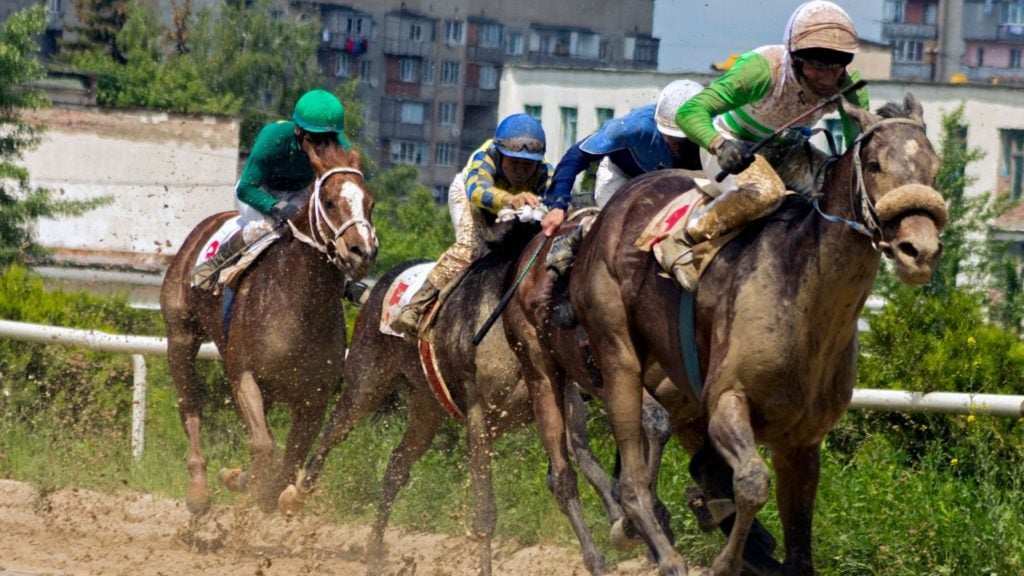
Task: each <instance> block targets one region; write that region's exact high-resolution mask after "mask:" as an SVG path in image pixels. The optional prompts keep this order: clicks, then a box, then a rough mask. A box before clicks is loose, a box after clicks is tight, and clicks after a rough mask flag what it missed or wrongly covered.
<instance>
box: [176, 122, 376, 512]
mask: <svg viewBox="0 0 1024 576" xmlns="http://www.w3.org/2000/svg"><path fill="white" fill-rule="evenodd" d="M303 149H304V150H305V152H306V154H307V155H308V156H309V159H310V162H311V164H312V166H313V168H314V172H315V174H316V175H317V179H316V182H315V185H314V189H313V191H312V193H311V195H310V199H309V201H308V202H307V206H306V210H303V211H300V212H299V213H298V214H296V215H295V216H294V217H293V218H292V219H291V221H290V222H289V223H288V227H283V228H282V230H283V235H282V237H281V238H280V239H278V240H277V241H276V242H274V243H273V244H271V245H270V246H269V247H268V248H267V249H266V250H265V251H264V252H263V253H262V254H261V255H260V256H259V257H258V258H257V259H256V260H255V261H254V262H253V263H252V265H251V266H250V268H249V269H248V270H246V271H245V273H244V274H243V275H242V276H241V278H240V279H239V280H237V281H236V285H235V286H234V293H235V297H234V304H233V307H232V309H233V312H232V313H231V316H230V323H229V325H230V330H225V326H224V323H223V321H222V306H223V305H224V302H223V296H221V295H215V294H214V293H213V292H211V291H209V290H205V289H201V288H196V287H192V286H191V285H190V276H191V271H192V268H193V266H194V265H195V263H196V259H197V257H198V254H199V252H200V250H202V248H203V246H204V245H205V244H206V242H207V239H208V238H209V237H210V236H211V235H212V234H214V233H215V232H216V231H217V230H218V229H219V228H220V226H221V224H222V223H223V222H225V221H226V220H227V219H229V218H234V217H235V216H236V215H237V213H236V212H223V213H220V214H215V215H213V216H210V217H209V218H207V219H205V220H203V221H202V222H201V223H200V224H199V225H198V226H196V228H195V229H193V230H192V232H191V233H190V234H189V236H188V237H187V238H186V239H185V242H184V244H183V245H182V247H181V250H179V251H178V253H177V254H176V255H175V257H174V258H173V259H172V260H171V264H170V267H169V268H168V270H167V274H166V276H165V278H164V284H163V289H162V290H161V294H160V307H161V310H162V312H163V316H164V321H165V323H166V325H167V338H168V344H167V353H168V362H169V364H170V370H171V377H172V378H173V379H174V383H175V386H176V387H177V389H178V407H179V411H180V413H181V422H182V425H183V426H184V428H185V433H186V434H188V439H189V458H188V472H189V484H188V492H187V497H186V502H187V504H188V508H189V510H190V511H192V513H193V514H200V513H203V512H205V511H206V510H207V509H208V508H209V506H210V492H209V488H208V486H207V483H206V461H205V460H204V458H203V455H202V452H201V449H200V437H199V433H200V424H201V406H200V390H199V386H198V382H197V380H196V374H195V360H196V354H197V351H198V350H199V346H200V344H201V343H202V342H203V341H204V340H210V339H212V340H213V342H214V343H215V344H216V346H217V349H218V350H219V351H220V354H221V356H222V357H223V358H224V368H225V372H226V373H227V378H228V381H229V383H230V385H231V393H232V396H233V398H234V401H235V403H236V405H237V407H238V411H239V413H240V415H241V417H242V421H243V423H244V424H245V427H246V429H247V430H248V432H249V437H250V446H249V448H250V456H251V463H250V468H249V469H248V471H246V472H244V473H242V472H240V471H235V472H230V473H227V474H222V480H224V481H225V483H227V484H228V486H229V487H230V488H232V489H248V488H250V487H254V488H255V495H256V497H257V502H258V503H259V504H260V506H261V507H263V508H264V509H269V508H272V507H273V506H275V505H276V502H277V496H278V494H279V493H280V492H281V490H283V489H284V488H285V486H287V485H288V484H289V483H291V482H293V481H294V477H295V473H296V472H297V470H298V469H299V468H300V467H301V466H302V462H303V460H304V459H305V458H306V456H307V454H308V452H309V449H310V447H311V446H312V444H313V441H314V440H315V439H316V436H317V434H318V433H319V432H320V428H321V426H322V424H323V420H324V417H325V413H326V408H327V403H328V401H329V399H330V396H331V394H332V393H333V392H334V391H335V390H336V389H337V386H338V383H339V381H340V378H341V372H342V368H343V366H344V360H345V312H344V309H343V305H342V290H343V289H344V286H345V284H346V282H347V281H349V280H358V279H360V278H362V277H364V276H365V275H366V273H367V272H368V271H369V269H370V267H371V266H372V265H373V262H374V261H375V259H376V255H377V238H376V235H375V232H374V229H373V226H372V224H371V223H370V216H371V212H372V209H373V200H372V198H371V197H370V194H369V192H368V191H367V189H366V184H365V182H364V181H363V175H362V173H361V172H360V171H359V155H358V153H356V152H355V151H346V150H344V149H342V148H340V147H337V146H332V145H326V146H314V145H311V144H310V143H308V142H305V143H304V144H303ZM274 402H280V403H283V404H286V405H287V406H288V407H289V409H290V410H291V421H292V425H291V428H290V430H289V432H288V438H287V444H286V448H285V453H284V457H283V459H282V458H280V457H279V455H278V453H277V447H276V445H275V443H274V439H273V438H272V436H271V432H270V429H269V428H268V425H267V420H266V413H267V411H268V410H269V409H270V406H271V405H272V404H273V403H274Z"/></svg>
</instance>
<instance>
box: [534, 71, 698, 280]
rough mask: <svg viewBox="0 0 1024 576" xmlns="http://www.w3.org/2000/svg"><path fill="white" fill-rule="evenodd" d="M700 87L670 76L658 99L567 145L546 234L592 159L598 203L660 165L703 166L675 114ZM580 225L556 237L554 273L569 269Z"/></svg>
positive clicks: (551, 258)
mask: <svg viewBox="0 0 1024 576" xmlns="http://www.w3.org/2000/svg"><path fill="white" fill-rule="evenodd" d="M701 89H702V86H701V85H700V84H698V83H697V82H694V81H693V80H676V81H674V82H671V83H669V84H668V85H667V86H665V88H663V89H662V90H661V93H660V94H659V95H658V102H657V104H648V105H647V106H641V107H640V108H636V109H634V110H632V111H630V112H629V113H628V114H626V115H625V116H621V117H619V118H613V119H611V120H609V121H608V122H605V123H604V125H603V126H601V127H600V128H598V130H597V131H596V132H594V133H593V134H591V135H590V136H587V137H586V138H584V139H582V140H580V141H579V142H577V143H576V144H574V145H573V146H572V147H571V148H569V150H567V151H566V152H565V155H563V156H562V159H561V160H560V161H559V162H558V166H557V167H556V168H555V175H554V177H553V178H552V181H551V188H550V189H549V190H548V193H547V194H546V195H545V196H544V205H545V206H547V207H548V209H549V212H548V213H547V215H546V216H545V217H544V221H543V222H542V223H541V226H542V227H543V229H544V234H545V235H546V236H551V235H552V234H554V232H555V230H557V229H558V227H559V225H561V224H562V222H563V221H565V211H566V209H567V208H568V206H569V198H570V194H571V192H572V187H573V184H574V183H575V182H576V176H577V175H579V173H580V172H583V171H584V170H586V169H587V168H588V167H589V166H590V164H591V163H592V162H597V161H600V164H599V166H598V168H597V177H596V181H597V182H596V184H595V188H594V200H595V201H596V202H597V206H598V207H599V208H603V207H604V205H605V204H606V203H607V202H608V200H609V199H610V198H611V196H612V194H614V193H615V192H616V191H617V190H618V189H619V188H621V187H622V186H623V184H625V183H626V182H627V181H628V180H629V179H630V178H634V177H636V176H639V175H641V174H645V173H647V172H653V171H654V170H660V169H662V168H687V169H691V170H699V169H700V160H699V156H698V152H699V150H698V148H697V146H696V145H694V144H693V143H692V142H690V141H689V140H687V139H686V135H685V134H683V132H682V130H680V129H679V127H678V126H676V121H675V115H676V110H678V109H679V106H681V105H682V104H683V102H686V100H688V99H689V98H690V97H691V96H693V95H694V94H696V93H698V92H700V91H701ZM582 231H583V227H582V226H580V227H577V228H575V229H573V231H572V232H570V233H569V234H566V235H564V236H559V237H557V238H555V240H554V241H553V243H552V245H551V250H550V251H549V252H548V257H547V268H548V269H549V270H551V271H552V273H554V274H557V275H561V274H564V273H565V272H566V270H568V268H569V266H570V265H571V264H572V261H573V260H574V259H575V252H576V248H577V247H578V246H579V242H580V240H581V239H582V237H583V233H582Z"/></svg>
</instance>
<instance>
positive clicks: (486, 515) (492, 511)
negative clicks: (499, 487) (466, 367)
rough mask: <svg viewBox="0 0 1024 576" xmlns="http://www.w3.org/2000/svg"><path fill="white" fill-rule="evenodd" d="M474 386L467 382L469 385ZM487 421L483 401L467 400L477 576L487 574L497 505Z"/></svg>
mask: <svg viewBox="0 0 1024 576" xmlns="http://www.w3.org/2000/svg"><path fill="white" fill-rule="evenodd" d="M473 387H475V383H471V384H470V385H469V388H473ZM489 428H490V423H489V422H488V418H487V414H486V408H485V402H484V401H482V400H479V399H478V400H477V401H475V402H474V401H473V400H472V399H471V400H470V408H469V410H468V412H467V414H466V436H467V438H468V441H469V476H470V482H471V484H472V485H473V501H474V504H475V512H474V514H473V538H475V539H476V540H477V560H478V561H479V564H478V566H479V572H478V574H480V576H491V540H492V539H493V538H494V527H495V526H496V525H497V523H498V508H497V506H496V505H495V503H494V486H493V484H492V481H491V458H492V453H493V445H494V438H493V436H492V433H491V430H490V429H489Z"/></svg>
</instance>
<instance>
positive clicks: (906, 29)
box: [882, 22, 939, 40]
mask: <svg viewBox="0 0 1024 576" xmlns="http://www.w3.org/2000/svg"><path fill="white" fill-rule="evenodd" d="M938 37H939V29H938V27H937V26H935V25H934V24H908V23H906V22H882V38H888V39H897V38H898V39H901V40H931V39H934V38H938Z"/></svg>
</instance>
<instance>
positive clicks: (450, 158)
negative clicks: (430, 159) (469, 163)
mask: <svg viewBox="0 0 1024 576" xmlns="http://www.w3.org/2000/svg"><path fill="white" fill-rule="evenodd" d="M434 164H437V165H438V166H452V165H454V164H455V145H454V144H444V143H441V144H438V145H437V149H436V150H435V152H434Z"/></svg>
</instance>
